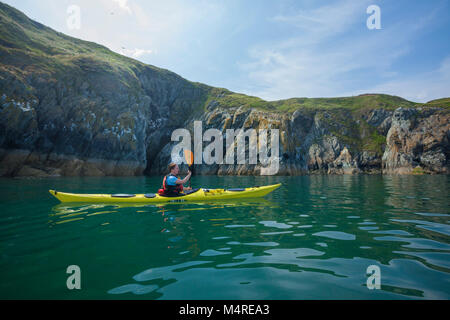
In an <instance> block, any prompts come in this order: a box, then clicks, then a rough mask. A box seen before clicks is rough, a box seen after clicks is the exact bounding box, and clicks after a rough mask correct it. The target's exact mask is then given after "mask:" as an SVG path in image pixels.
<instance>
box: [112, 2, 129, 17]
mask: <svg viewBox="0 0 450 320" xmlns="http://www.w3.org/2000/svg"><path fill="white" fill-rule="evenodd" d="M112 1H113V2H115V3H117V4H118V5H119V8H120V9H122V10H125V11H126V12H128V13H129V14H132V11H131V8H130V7H129V6H128V0H112Z"/></svg>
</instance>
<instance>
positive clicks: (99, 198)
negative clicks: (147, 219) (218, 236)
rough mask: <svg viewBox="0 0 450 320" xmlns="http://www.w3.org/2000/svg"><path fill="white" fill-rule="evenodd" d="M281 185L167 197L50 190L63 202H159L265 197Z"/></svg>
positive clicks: (203, 191) (201, 191)
mask: <svg viewBox="0 0 450 320" xmlns="http://www.w3.org/2000/svg"><path fill="white" fill-rule="evenodd" d="M279 186H281V183H279V184H274V185H270V186H262V187H251V188H242V189H202V188H200V189H194V190H192V191H191V192H187V193H186V194H184V195H182V196H177V197H166V196H160V195H159V194H154V193H147V194H76V193H66V192H60V191H56V190H49V192H50V194H51V195H53V196H54V197H55V198H57V199H58V200H59V201H61V202H90V203H92V202H96V203H109V202H112V203H123V202H133V203H157V202H196V201H210V200H212V201H214V200H228V199H240V198H257V197H264V196H265V195H267V194H269V193H270V192H272V191H273V190H275V189H277V188H278V187H279Z"/></svg>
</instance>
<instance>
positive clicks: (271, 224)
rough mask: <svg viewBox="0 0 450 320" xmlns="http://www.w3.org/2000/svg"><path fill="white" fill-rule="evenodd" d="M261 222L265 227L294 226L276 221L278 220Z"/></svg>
mask: <svg viewBox="0 0 450 320" xmlns="http://www.w3.org/2000/svg"><path fill="white" fill-rule="evenodd" d="M259 223H261V224H263V225H264V226H265V227H272V228H278V229H289V228H292V226H291V225H289V224H286V223H282V222H276V221H260V222H259Z"/></svg>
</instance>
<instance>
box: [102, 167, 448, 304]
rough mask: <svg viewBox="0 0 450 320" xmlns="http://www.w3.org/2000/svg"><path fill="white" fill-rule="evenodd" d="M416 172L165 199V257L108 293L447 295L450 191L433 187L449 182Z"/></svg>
mask: <svg viewBox="0 0 450 320" xmlns="http://www.w3.org/2000/svg"><path fill="white" fill-rule="evenodd" d="M410 178H411V177H410ZM412 178H413V179H409V180H408V179H406V180H403V179H402V178H398V177H390V176H387V177H382V176H336V177H323V176H312V177H307V178H305V177H289V178H285V181H283V182H284V186H289V188H287V187H283V188H281V189H280V192H278V193H275V194H274V196H273V197H272V198H271V202H269V203H261V202H260V203H252V204H250V205H249V206H239V205H236V206H227V205H225V204H223V205H221V204H217V205H216V206H213V205H212V206H210V207H208V208H205V207H202V206H198V207H176V208H173V207H170V208H169V207H163V208H159V213H164V214H165V218H166V219H165V220H164V226H165V230H166V231H168V234H170V236H167V238H162V239H161V241H164V239H166V241H167V242H168V243H170V244H169V246H168V250H169V251H168V252H167V253H166V254H167V256H168V260H167V259H166V260H164V261H159V260H155V261H154V263H152V264H151V265H149V266H148V267H147V268H143V270H144V271H142V272H141V273H139V274H135V275H130V277H131V278H132V279H133V281H131V283H130V282H129V283H127V282H126V281H125V282H124V283H121V284H119V286H118V287H116V288H112V289H110V290H109V293H116V294H119V293H121V292H124V290H123V288H125V289H126V292H127V294H133V293H134V294H140V293H141V292H142V290H144V291H146V289H145V288H152V291H151V293H149V296H148V297H149V298H164V299H183V298H186V297H190V298H192V299H221V298H225V299H229V298H236V299H240V298H243V299H266V298H270V299H277V298H281V299H304V298H306V299H315V298H317V299H327V298H330V299H336V298H345V299H353V298H354V299H366V298H367V299H378V298H383V299H399V298H400V299H405V298H432V299H435V298H437V299H447V298H449V297H450V277H449V274H450V265H449V262H448V261H450V259H449V258H450V244H449V237H448V236H449V235H450V230H449V224H448V216H449V214H448V196H447V195H446V194H443V193H439V194H436V193H433V191H434V190H436V189H438V188H441V189H443V190H445V183H442V179H441V181H440V182H437V183H436V184H434V183H433V180H430V184H429V187H430V190H428V188H425V189H427V190H424V188H423V187H422V185H423V181H421V180H417V179H415V177H412ZM444 181H445V179H444ZM447 184H448V182H447ZM419 189H422V190H419ZM408 197H414V198H408ZM414 199H416V200H414ZM410 201H415V202H414V203H410ZM215 209H218V210H215ZM201 210H204V211H205V214H202V213H201ZM191 213H195V214H194V215H192V214H191ZM171 217H173V219H171ZM372 264H375V265H378V266H380V268H381V272H382V279H383V281H382V286H381V290H378V291H372V290H368V289H367V288H366V280H367V275H366V273H365V272H366V269H367V267H368V266H369V265H372ZM143 275H145V276H143ZM205 279H207V281H205ZM219 279H220V280H219ZM224 279H230V281H224ZM136 285H142V286H149V287H144V289H142V288H141V287H139V286H136ZM275 287H276V290H275V291H274V288H275ZM120 288H122V289H120ZM136 290H137V292H138V293H135V291H136Z"/></svg>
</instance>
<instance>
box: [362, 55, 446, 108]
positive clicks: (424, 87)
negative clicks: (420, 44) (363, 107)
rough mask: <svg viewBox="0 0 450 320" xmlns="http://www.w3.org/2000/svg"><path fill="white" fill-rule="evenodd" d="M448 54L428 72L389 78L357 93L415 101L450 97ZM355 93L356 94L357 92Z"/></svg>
mask: <svg viewBox="0 0 450 320" xmlns="http://www.w3.org/2000/svg"><path fill="white" fill-rule="evenodd" d="M449 88H450V56H447V57H446V58H445V59H443V61H442V62H441V64H440V66H439V67H438V68H436V69H435V70H431V71H429V72H422V73H420V74H417V75H416V76H414V77H412V78H408V79H399V80H391V81H387V82H385V83H381V84H379V85H376V86H374V87H370V88H367V89H364V90H360V91H358V93H366V92H374V93H386V94H392V95H396V96H400V97H402V98H405V99H408V100H411V101H415V102H428V101H430V100H434V99H437V98H444V97H450V89H449ZM358 93H357V94H358Z"/></svg>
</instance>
